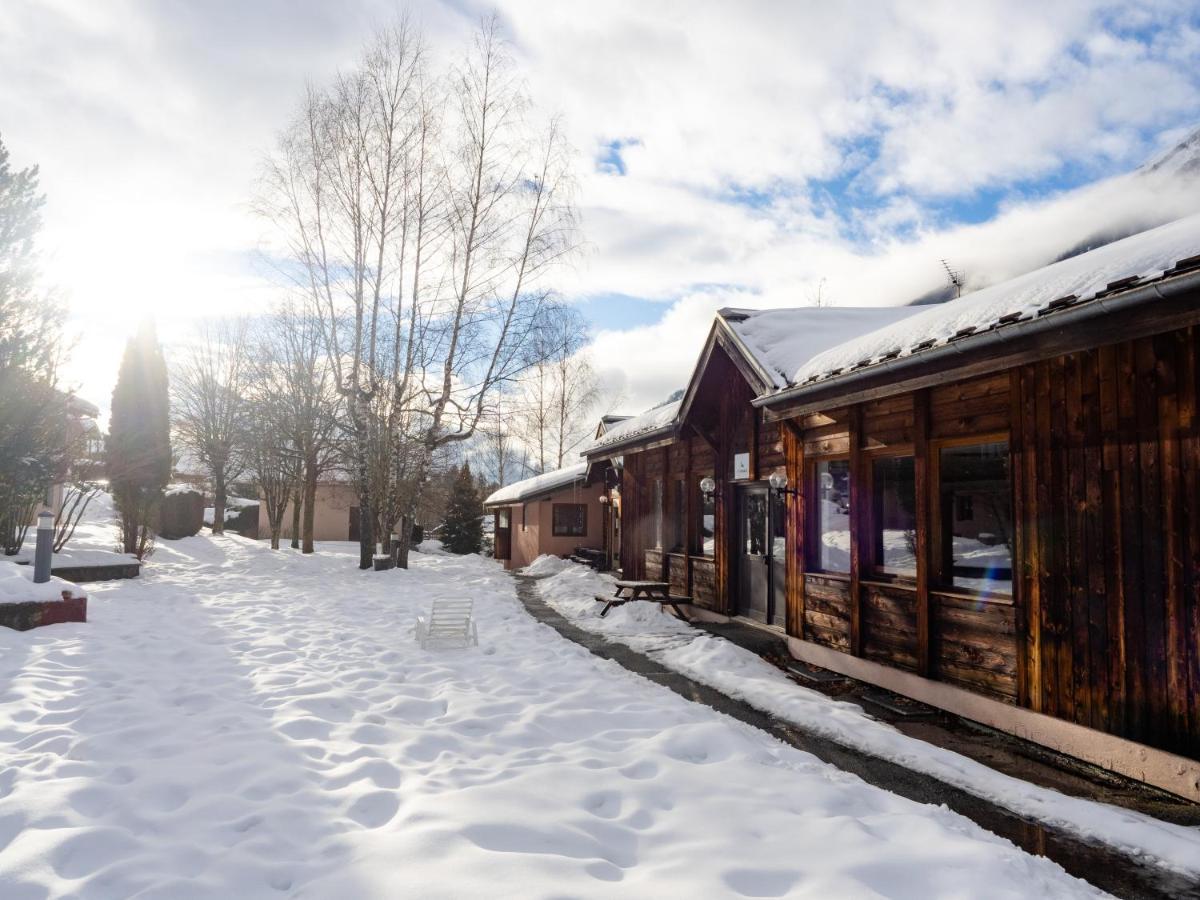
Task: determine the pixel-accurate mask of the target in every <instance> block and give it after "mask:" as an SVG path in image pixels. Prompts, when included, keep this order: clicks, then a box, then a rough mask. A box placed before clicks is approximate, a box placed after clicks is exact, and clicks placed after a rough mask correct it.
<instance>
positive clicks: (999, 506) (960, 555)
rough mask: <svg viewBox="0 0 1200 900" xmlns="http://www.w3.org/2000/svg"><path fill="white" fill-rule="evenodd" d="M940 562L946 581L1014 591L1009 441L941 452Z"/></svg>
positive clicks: (980, 588) (979, 588)
mask: <svg viewBox="0 0 1200 900" xmlns="http://www.w3.org/2000/svg"><path fill="white" fill-rule="evenodd" d="M939 483H940V491H941V509H940V513H941V517H940V518H941V535H940V536H941V542H942V566H943V571H944V572H945V573H946V576H947V578H948V579H949V581H950V584H951V585H952V586H953V587H956V588H964V589H966V590H970V591H979V592H981V593H999V594H1011V593H1012V490H1011V488H1010V485H1009V471H1008V443H1007V442H1005V441H997V442H995V443H990V444H973V445H969V446H964V447H943V448H942V450H941V455H940V458H939Z"/></svg>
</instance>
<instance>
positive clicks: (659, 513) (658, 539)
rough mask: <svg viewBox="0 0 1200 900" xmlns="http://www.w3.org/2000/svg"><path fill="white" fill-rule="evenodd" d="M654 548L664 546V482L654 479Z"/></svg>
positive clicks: (658, 548) (659, 548) (657, 548)
mask: <svg viewBox="0 0 1200 900" xmlns="http://www.w3.org/2000/svg"><path fill="white" fill-rule="evenodd" d="M653 502H654V549H655V550H661V549H662V548H663V483H662V479H661V478H656V479H654V500H653Z"/></svg>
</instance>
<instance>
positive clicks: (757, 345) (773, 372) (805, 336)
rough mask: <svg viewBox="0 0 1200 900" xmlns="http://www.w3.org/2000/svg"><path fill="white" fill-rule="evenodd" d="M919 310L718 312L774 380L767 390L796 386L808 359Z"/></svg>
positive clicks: (741, 345)
mask: <svg viewBox="0 0 1200 900" xmlns="http://www.w3.org/2000/svg"><path fill="white" fill-rule="evenodd" d="M919 312H921V309H920V308H919V307H912V306H882V307H840V306H821V307H818V306H802V307H796V308H790V309H761V310H756V309H722V310H720V311H719V312H718V313H717V315H719V316H720V317H721V319H722V320H723V321H724V322H725V324H726V325H728V327H729V331H730V333H731V334H732V335H733V336H734V337H735V338H736V339H737V345H738V347H739V349H740V350H741V351H742V352H743V353H744V354H745V355H746V356H747V357H748V358H750V359H752V360H753V361H754V362H755V363H756V364H757V365H758V367H759V368H760V369H761V370H762V372H763V373H764V374H765V375H766V376H767V377H768V378H769V379H770V381H769V383H768V385H767V386H768V388H783V387H787V386H788V385H790V384H792V383H793V381H792V378H793V376H794V374H795V373H796V371H797V370H798V369H800V368H801V367H802V366H804V365H805V364H806V363H807V362H808V361H809V360H810V359H812V358H813V357H815V356H818V355H820V354H822V353H824V352H826V351H828V350H829V349H830V348H832V347H836V346H837V345H838V344H841V343H844V342H845V341H848V340H851V339H853V338H857V337H858V336H860V335H863V334H868V333H870V332H872V331H875V330H877V329H880V328H884V327H886V326H888V325H892V324H894V323H896V322H900V321H902V320H904V319H908V318H911V317H912V316H914V315H916V314H917V313H919Z"/></svg>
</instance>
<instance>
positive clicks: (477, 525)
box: [442, 463, 483, 553]
mask: <svg viewBox="0 0 1200 900" xmlns="http://www.w3.org/2000/svg"><path fill="white" fill-rule="evenodd" d="M482 515H483V501H482V500H481V499H480V497H479V490H478V489H477V488H476V487H475V479H474V478H472V477H471V467H470V466H469V465H468V464H467V463H463V465H462V468H461V469H459V470H458V478H456V479H455V480H454V486H453V487H451V488H450V499H449V501H448V502H447V503H446V519H445V522H444V523H443V525H442V543H443V544H444V545H445V547H446V549H447V550H449V551H450V552H451V553H478V552H479V551H480V549H481V548H482V547H483V522H482V521H481V518H480V517H481V516H482Z"/></svg>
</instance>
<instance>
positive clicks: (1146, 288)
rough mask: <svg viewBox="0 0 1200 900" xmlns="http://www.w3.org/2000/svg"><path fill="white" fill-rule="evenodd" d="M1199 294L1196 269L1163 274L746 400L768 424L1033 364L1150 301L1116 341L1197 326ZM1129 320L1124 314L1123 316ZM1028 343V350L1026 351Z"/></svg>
mask: <svg viewBox="0 0 1200 900" xmlns="http://www.w3.org/2000/svg"><path fill="white" fill-rule="evenodd" d="M1197 291H1200V270H1193V271H1188V272H1184V273H1182V274H1179V275H1173V276H1167V277H1165V278H1162V279H1160V280H1157V281H1153V282H1150V283H1148V284H1142V285H1138V286H1136V287H1131V288H1129V289H1128V290H1125V291H1121V292H1119V293H1115V294H1111V295H1108V296H1104V297H1096V298H1094V299H1092V300H1089V301H1086V302H1083V303H1080V304H1078V305H1076V306H1072V307H1068V308H1066V309H1063V310H1059V311H1057V312H1053V313H1050V314H1049V315H1044V316H1035V317H1033V318H1031V319H1023V320H1020V321H1017V322H1012V323H1010V324H1006V325H1001V326H998V327H995V328H992V329H990V330H988V331H982V332H979V333H977V334H973V335H969V336H967V337H963V338H960V339H958V340H952V341H950V342H948V343H945V344H941V345H939V346H937V347H933V348H930V349H928V350H923V351H920V352H918V353H913V354H911V355H909V356H904V357H899V358H897V359H889V360H883V361H881V362H878V363H875V364H873V365H870V366H865V367H863V368H861V369H855V370H852V371H849V372H846V373H844V374H842V375H834V376H832V377H829V378H825V379H823V380H821V381H817V382H812V383H807V384H799V385H795V386H793V387H789V388H784V389H783V390H780V391H774V392H769V393H764V394H761V395H760V396H758V397H756V398H755V399H754V400H753V401H752V403H753V405H754V406H756V407H762V408H764V409H766V410H767V414H768V416H769V417H770V418H772V419H781V418H788V417H791V416H795V415H804V414H807V413H809V412H815V411H819V410H821V409H829V408H832V407H834V406H845V405H848V404H851V403H858V402H862V401H864V400H868V399H876V398H878V397H881V396H890V395H893V394H898V393H904V392H906V391H910V390H916V389H918V388H920V387H927V386H930V385H932V384H934V383H936V382H937V381H938V380H940V379H943V378H944V377H945V375H946V373H948V372H952V371H953V372H956V373H959V374H960V375H962V376H973V375H982V374H986V373H988V372H994V371H999V370H1003V369H1007V368H1011V367H1013V366H1015V365H1021V364H1022V363H1024V362H1029V361H1032V360H1034V359H1042V358H1049V357H1053V356H1058V355H1061V354H1064V353H1074V352H1077V351H1079V350H1085V349H1088V348H1090V347H1094V346H1102V345H1103V343H1104V342H1103V341H1102V342H1100V343H1097V341H1096V336H1095V332H1096V330H1097V329H1096V328H1095V327H1085V326H1095V325H1096V324H1098V323H1099V322H1100V320H1101V319H1104V318H1107V317H1109V316H1120V315H1121V314H1131V313H1135V312H1137V311H1139V310H1140V309H1141V308H1142V307H1144V306H1146V305H1148V304H1151V303H1155V304H1163V303H1165V304H1167V306H1162V305H1160V306H1158V307H1157V308H1156V309H1155V315H1154V317H1153V318H1152V320H1149V321H1144V322H1140V323H1134V322H1129V323H1125V324H1124V325H1123V326H1122V327H1121V328H1120V330H1119V334H1118V335H1117V337H1116V340H1121V341H1123V340H1131V339H1134V338H1138V337H1145V336H1148V335H1150V334H1157V333H1160V332H1161V331H1164V330H1168V329H1170V328H1175V327H1181V326H1183V325H1188V324H1197V323H1200V303H1197V302H1196V298H1195V297H1194V296H1193V297H1188V296H1187V295H1188V294H1195V293H1196V292H1197ZM1126 317H1128V315H1126ZM1031 345H1032V346H1033V348H1034V349H1033V351H1032V352H1031V351H1030V349H1029V347H1030V346H1031Z"/></svg>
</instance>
